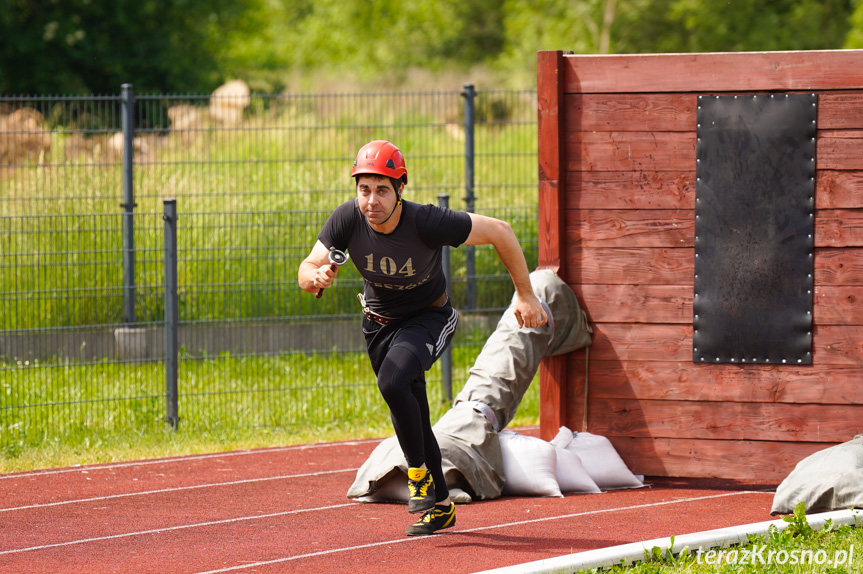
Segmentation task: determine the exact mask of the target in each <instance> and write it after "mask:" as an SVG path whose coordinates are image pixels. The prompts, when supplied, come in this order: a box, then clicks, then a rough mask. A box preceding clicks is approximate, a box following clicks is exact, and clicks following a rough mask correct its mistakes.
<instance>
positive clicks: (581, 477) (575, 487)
mask: <svg viewBox="0 0 863 574" xmlns="http://www.w3.org/2000/svg"><path fill="white" fill-rule="evenodd" d="M554 453H555V455H556V457H557V470H556V473H555V475H556V476H557V484H558V486H559V487H560V492H562V493H566V492H592V493H596V492H602V490H601V489H600V488H599V487H598V486H597V485H596V483H595V482H594V481H593V479H592V478H590V475H589V474H588V473H587V471H586V470H585V469H584V465H583V464H581V459H580V458H578V455H577V454H575V453H574V452H572V451H571V450H567V449H565V448H560V447H554Z"/></svg>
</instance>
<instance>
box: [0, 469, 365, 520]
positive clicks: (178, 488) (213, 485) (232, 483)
mask: <svg viewBox="0 0 863 574" xmlns="http://www.w3.org/2000/svg"><path fill="white" fill-rule="evenodd" d="M356 470H358V469H356V468H343V469H339V470H323V471H319V472H308V473H305V474H285V475H282V476H267V477H263V478H245V479H242V480H230V481H227V482H213V483H209V484H195V485H191V486H175V487H171V488H159V489H156V490H142V491H141V492H126V493H122V494H108V495H105V496H94V497H92V498H76V499H71V500H61V501H58V502H45V503H41V504H28V505H26V506H13V507H10V508H0V512H12V511H13V510H28V509H32V508H45V507H49V506H62V505H64V504H77V503H80V502H97V501H101V500H111V499H112V498H127V497H130V496H146V495H148V494H162V493H165V492H178V491H181V490H195V489H199V488H216V487H219V486H235V485H238V484H250V483H254V482H266V481H269V480H288V479H291V478H307V477H310V476H324V475H327V474H338V473H341V472H355V471H356Z"/></svg>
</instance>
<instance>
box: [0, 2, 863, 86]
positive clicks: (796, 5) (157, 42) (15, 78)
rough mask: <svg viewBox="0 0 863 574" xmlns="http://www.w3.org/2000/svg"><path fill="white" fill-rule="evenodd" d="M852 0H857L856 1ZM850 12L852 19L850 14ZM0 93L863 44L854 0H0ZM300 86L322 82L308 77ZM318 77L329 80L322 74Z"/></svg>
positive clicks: (530, 72)
mask: <svg viewBox="0 0 863 574" xmlns="http://www.w3.org/2000/svg"><path fill="white" fill-rule="evenodd" d="M855 6H856V11H855ZM852 13H853V14H854V15H853V18H852ZM0 38H3V42H2V44H0V93H3V92H5V93H26V92H32V93H51V92H65V93H70V92H73V93H74V92H96V93H115V92H116V91H117V90H118V89H119V86H120V85H121V84H122V83H124V82H131V83H133V84H135V85H136V86H137V88H138V92H139V93H142V92H167V93H170V92H174V93H177V92H194V93H208V92H210V91H211V90H212V89H213V88H214V87H215V86H216V85H218V84H219V83H221V82H223V81H224V80H227V79H231V78H242V79H244V80H246V81H247V82H249V83H250V84H251V85H252V87H253V88H255V89H257V90H259V91H263V92H268V91H278V90H281V89H283V88H284V87H285V86H289V87H292V88H294V89H295V88H296V86H297V85H298V84H303V83H305V82H308V81H310V78H315V77H330V78H334V79H335V81H336V82H338V85H341V86H349V87H351V88H353V87H354V86H353V85H351V84H348V83H347V82H350V81H351V80H356V81H359V82H360V83H364V84H368V85H371V86H374V87H376V88H380V87H386V88H393V87H398V86H401V85H404V84H405V83H410V84H411V85H413V86H415V87H420V88H423V89H424V88H426V86H424V85H422V84H417V80H416V76H415V75H414V74H412V72H413V71H415V70H426V71H429V72H432V73H433V74H436V75H438V76H441V75H444V74H450V75H452V74H463V75H464V74H468V73H474V74H475V73H476V72H477V70H478V69H487V70H493V72H494V75H495V76H496V79H495V80H494V81H495V82H497V83H499V84H501V85H506V86H507V87H525V86H529V85H532V83H533V81H534V78H535V74H536V71H535V68H536V52H537V51H538V50H558V49H559V50H569V51H573V52H575V53H647V52H694V51H742V50H813V49H831V48H840V47H843V46H845V47H848V48H853V47H861V46H863V3H861V2H860V1H859V0H768V1H766V2H765V1H761V0H728V1H723V2H713V1H711V0H579V1H577V2H569V1H563V0H418V1H416V2H395V1H394V0H209V1H206V2H205V1H203V0H168V1H165V2H156V1H155V0H145V1H142V2H94V1H93V0H69V1H64V2H60V1H59V0H52V1H45V2H41V1H37V0H0ZM303 87H304V89H310V88H311V89H315V87H314V86H310V85H308V84H305V85H304V86H303ZM317 89H320V87H318V88H317Z"/></svg>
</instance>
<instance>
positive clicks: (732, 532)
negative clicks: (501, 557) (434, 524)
mask: <svg viewBox="0 0 863 574" xmlns="http://www.w3.org/2000/svg"><path fill="white" fill-rule="evenodd" d="M806 519H807V521H808V522H809V525H810V526H811V527H812V528H813V529H815V530H819V529H821V528H822V527H823V526H824V524H825V523H826V522H827V521H828V520H832V521H833V522H834V523H836V524H853V525H858V524H859V525H860V526H863V511H860V510H836V511H833V512H824V513H821V514H813V515H811V516H807V517H806ZM788 524H789V523H788V522H785V521H784V520H781V519H780V520H769V521H766V522H755V523H753V524H742V525H740V526H730V527H728V528H717V529H716V530H705V531H704V532H693V533H692V534H683V535H680V536H675V537H674V548H672V549H671V550H672V552H674V553H677V552H680V551H682V550H683V549H684V548H686V547H688V548H689V549H690V551H691V552H694V551H695V550H697V549H702V550H709V549H711V548H724V547H727V546H730V545H733V544H746V543H748V542H749V538H748V537H747V535H748V534H757V535H764V534H767V532H768V529H769V528H770V526H771V525H772V526H775V527H776V528H778V529H779V530H785V528H786V527H787V526H788ZM670 546H671V539H670V538H654V539H653V540H645V541H642V542H632V543H630V544H622V545H620V546H611V547H609V548H598V549H596V550H588V551H586V552H578V553H576V554H569V555H566V556H558V557H556V558H546V559H543V560H537V561H535V562H526V563H524V564H516V565H515V566H506V567H504V568H495V569H493V570H485V571H484V572H480V573H477V574H546V573H551V574H571V573H572V572H578V571H579V570H590V569H592V568H602V567H608V566H614V565H617V564H620V563H621V561H625V562H627V563H632V562H635V561H640V560H643V559H644V553H645V551H648V552H650V551H651V550H652V549H653V548H654V547H656V548H659V549H660V550H661V551H662V554H663V555H664V554H665V553H666V551H667V550H668V549H669V547H670Z"/></svg>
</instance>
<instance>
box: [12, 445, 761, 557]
mask: <svg viewBox="0 0 863 574" xmlns="http://www.w3.org/2000/svg"><path fill="white" fill-rule="evenodd" d="M377 443H378V441H376V440H374V441H360V442H344V443H333V444H314V445H307V446H297V447H284V448H270V449H261V450H254V451H239V452H230V453H221V454H212V455H199V456H190V457H181V458H170V459H159V460H146V461H138V462H129V463H117V464H105V465H93V466H87V467H75V468H63V469H55V470H47V471H37V472H27V473H15V474H6V475H0V572H2V573H4V574H5V573H16V574H17V573H25V572H26V573H33V574H36V573H40V572H46V573H47V572H50V573H58V572H75V573H81V572H86V573H88V574H101V573H107V572H113V573H135V574H142V573H148V572H158V573H160V574H164V573H177V574H186V573H189V574H191V573H204V572H243V573H250V572H256V573H276V572H302V573H303V574H313V573H317V572H320V573H327V574H330V573H332V572H336V571H347V572H361V573H362V572H374V573H376V574H377V573H380V574H388V573H393V574H396V573H398V574H403V573H404V572H405V568H411V567H413V566H414V565H416V564H418V563H422V571H423V572H424V573H426V574H436V573H442V574H443V573H446V574H458V573H470V572H479V571H483V570H488V569H493V568H499V567H503V566H509V565H513V564H519V563H523V562H530V561H534V560H540V559H543V558H550V557H554V556H561V555H565V554H569V553H572V552H579V551H583V550H592V549H595V548H602V547H608V546H615V545H618V544H626V543H629V542H637V541H641V540H651V539H654V538H661V537H665V536H672V535H681V534H688V533H691V532H698V531H701V530H709V529H713V528H722V527H726V526H734V525H739V524H748V523H753V522H762V521H765V520H771V519H773V517H771V516H770V514H769V513H770V506H771V503H772V501H773V492H774V491H775V485H757V484H741V483H738V482H729V481H717V480H705V479H698V480H694V479H660V478H656V479H650V478H648V480H647V481H646V482H648V483H650V484H651V486H650V487H649V488H642V489H637V490H621V491H611V492H604V493H601V494H573V495H567V496H566V497H564V498H533V497H503V498H499V499H496V500H490V501H482V502H473V503H470V504H465V505H459V506H458V508H457V517H458V518H457V524H456V526H455V527H454V528H452V529H449V530H446V531H444V532H443V533H439V534H437V535H434V536H427V537H407V536H405V535H404V529H405V528H406V527H407V525H408V524H410V523H411V522H413V521H414V520H416V518H417V517H416V516H414V515H409V514H408V513H407V507H406V506H405V505H399V504H369V503H359V502H355V501H352V500H350V499H348V498H347V497H346V495H345V493H346V492H347V490H348V487H349V486H350V485H351V483H352V482H353V478H354V476H355V474H356V470H357V469H358V468H359V466H360V465H361V464H362V463H363V462H364V461H365V460H366V459H367V458H368V455H369V453H371V451H372V449H373V448H374V447H375V445H376V444H377Z"/></svg>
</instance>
